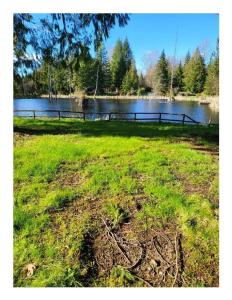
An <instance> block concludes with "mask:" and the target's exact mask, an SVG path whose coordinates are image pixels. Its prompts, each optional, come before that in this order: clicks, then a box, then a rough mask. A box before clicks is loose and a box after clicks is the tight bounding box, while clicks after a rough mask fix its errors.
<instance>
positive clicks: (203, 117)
mask: <svg viewBox="0 0 232 300" xmlns="http://www.w3.org/2000/svg"><path fill="white" fill-rule="evenodd" d="M23 109H28V110H30V109H31V110H33V109H34V110H48V109H51V110H53V109H55V110H67V111H84V112H90V113H98V112H123V113H127V112H165V113H178V114H186V115H188V116H189V117H191V118H192V119H194V120H196V121H198V122H203V123H205V122H208V121H209V119H210V118H211V120H212V122H213V123H219V113H218V112H216V111H214V110H212V109H210V107H209V106H208V105H201V104H199V103H198V102H196V101H176V102H167V101H165V100H147V99H136V100H102V99H101V100H92V99H90V100H87V105H86V106H85V107H82V106H81V105H80V104H79V103H78V102H75V101H74V100H69V99H57V100H49V99H14V110H23ZM23 114H24V115H25V113H23ZM18 115H19V114H18ZM50 115H52V114H50ZM145 117H146V116H145Z"/></svg>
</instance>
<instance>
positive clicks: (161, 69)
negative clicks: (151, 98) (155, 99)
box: [154, 50, 169, 95]
mask: <svg viewBox="0 0 232 300" xmlns="http://www.w3.org/2000/svg"><path fill="white" fill-rule="evenodd" d="M154 90H155V93H156V94H158V95H166V94H167V92H168V90H169V71H168V61H167V59H166V55H165V52H164V50H163V51H162V53H161V56H160V58H159V60H158V62H157V64H156V66H155V76H154Z"/></svg>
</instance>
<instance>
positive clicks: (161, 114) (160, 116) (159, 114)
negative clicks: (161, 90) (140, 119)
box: [159, 113, 162, 123]
mask: <svg viewBox="0 0 232 300" xmlns="http://www.w3.org/2000/svg"><path fill="white" fill-rule="evenodd" d="M161 115H162V113H160V114H159V123H161Z"/></svg>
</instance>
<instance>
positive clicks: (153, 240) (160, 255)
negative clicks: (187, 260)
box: [152, 238, 171, 266]
mask: <svg viewBox="0 0 232 300" xmlns="http://www.w3.org/2000/svg"><path fill="white" fill-rule="evenodd" d="M152 243H153V246H154V248H155V250H156V252H157V253H158V255H159V257H160V258H161V260H162V261H163V262H165V263H166V264H168V265H169V266H171V264H170V262H169V261H167V260H166V259H165V258H164V257H163V255H162V254H161V252H160V251H159V250H158V248H157V246H156V244H155V239H154V238H152Z"/></svg>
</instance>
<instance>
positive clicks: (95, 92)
mask: <svg viewBox="0 0 232 300" xmlns="http://www.w3.org/2000/svg"><path fill="white" fill-rule="evenodd" d="M98 74H99V64H98V67H97V78H96V87H95V91H94V99H95V97H96V94H97V89H98Z"/></svg>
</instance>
